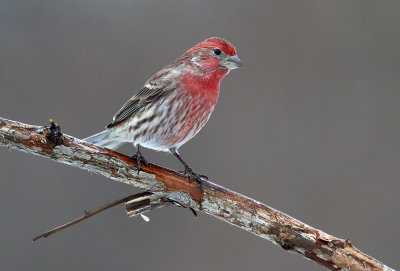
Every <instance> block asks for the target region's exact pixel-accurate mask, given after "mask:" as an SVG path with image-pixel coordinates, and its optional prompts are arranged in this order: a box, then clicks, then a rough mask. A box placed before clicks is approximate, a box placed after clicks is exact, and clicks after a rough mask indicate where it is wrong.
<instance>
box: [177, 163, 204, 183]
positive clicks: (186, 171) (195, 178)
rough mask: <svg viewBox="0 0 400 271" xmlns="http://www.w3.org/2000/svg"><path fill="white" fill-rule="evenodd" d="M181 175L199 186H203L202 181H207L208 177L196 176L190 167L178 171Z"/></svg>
mask: <svg viewBox="0 0 400 271" xmlns="http://www.w3.org/2000/svg"><path fill="white" fill-rule="evenodd" d="M179 172H180V173H182V174H183V175H185V176H186V177H188V178H189V180H191V181H192V182H196V183H198V184H200V185H202V184H203V179H205V180H208V177H207V176H206V175H202V174H198V173H196V172H194V171H193V169H191V168H190V167H186V168H185V169H184V170H182V171H179Z"/></svg>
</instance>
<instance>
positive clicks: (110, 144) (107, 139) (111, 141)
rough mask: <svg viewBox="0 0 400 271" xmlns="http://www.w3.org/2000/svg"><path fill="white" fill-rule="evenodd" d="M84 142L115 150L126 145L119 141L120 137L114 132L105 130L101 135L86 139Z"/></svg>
mask: <svg viewBox="0 0 400 271" xmlns="http://www.w3.org/2000/svg"><path fill="white" fill-rule="evenodd" d="M83 140H85V141H87V142H90V143H92V144H94V145H97V146H100V147H105V148H109V149H113V150H115V149H117V148H118V147H119V146H120V145H122V144H123V143H124V142H121V141H119V140H118V136H116V135H115V132H114V131H113V130H104V131H101V132H100V133H97V134H94V135H92V136H89V137H87V138H84V139H83Z"/></svg>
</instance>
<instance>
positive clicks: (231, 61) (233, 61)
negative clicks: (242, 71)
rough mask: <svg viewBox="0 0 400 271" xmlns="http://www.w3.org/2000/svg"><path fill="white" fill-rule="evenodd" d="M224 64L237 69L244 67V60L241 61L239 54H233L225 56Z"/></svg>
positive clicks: (231, 68)
mask: <svg viewBox="0 0 400 271" xmlns="http://www.w3.org/2000/svg"><path fill="white" fill-rule="evenodd" d="M223 65H224V67H226V68H228V69H230V70H233V69H237V68H239V67H242V65H243V64H242V61H240V58H239V57H238V56H237V55H233V56H228V57H227V58H225V59H224V60H223Z"/></svg>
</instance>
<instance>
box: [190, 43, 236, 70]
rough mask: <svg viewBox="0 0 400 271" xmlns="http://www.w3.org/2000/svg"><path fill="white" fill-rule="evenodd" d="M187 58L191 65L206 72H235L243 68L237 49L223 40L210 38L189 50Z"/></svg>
mask: <svg viewBox="0 0 400 271" xmlns="http://www.w3.org/2000/svg"><path fill="white" fill-rule="evenodd" d="M185 56H187V57H188V58H189V59H190V61H191V63H192V64H194V65H195V66H197V67H199V68H200V69H202V70H204V71H206V72H214V71H218V70H226V71H229V70H233V69H237V68H239V67H241V66H242V62H241V61H240V58H239V57H238V56H237V52H236V49H235V47H234V46H233V45H232V44H231V43H230V42H229V41H226V40H224V39H222V38H217V37H214V38H209V39H206V40H204V41H202V42H200V43H199V44H196V45H195V46H194V47H193V48H191V49H189V50H188V51H187V52H186V53H185Z"/></svg>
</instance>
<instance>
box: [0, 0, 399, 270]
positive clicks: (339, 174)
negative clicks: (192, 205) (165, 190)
mask: <svg viewBox="0 0 400 271" xmlns="http://www.w3.org/2000/svg"><path fill="white" fill-rule="evenodd" d="M399 25H400V2H399V1H191V2H189V1H158V2H156V1H149V0H142V1H134V0H129V1H123V0H116V1H100V0H96V1H88V0H85V1H83V0H79V1H54V0H49V1H44V0H42V1H28V0H27V1H17V0H9V1H4V0H2V1H0V116H2V117H6V118H9V119H14V120H19V121H22V122H26V123H32V124H46V123H47V120H48V119H49V118H54V119H55V120H57V121H58V122H59V123H60V124H61V125H62V129H63V131H64V132H66V133H67V134H70V135H74V136H76V137H81V138H82V137H85V136H88V135H90V134H92V133H95V132H97V131H99V130H100V129H102V128H103V127H104V126H105V125H106V124H108V123H109V122H110V120H111V118H112V116H113V115H114V113H115V112H116V111H117V110H118V109H119V107H120V106H121V105H122V104H123V103H124V102H125V100H126V99H128V98H129V97H130V96H131V95H133V94H134V93H136V92H137V91H138V90H139V89H140V87H141V86H142V84H143V83H144V82H145V80H147V78H148V77H150V76H151V75H152V74H153V73H155V72H156V71H158V70H159V69H160V68H162V67H163V66H165V65H166V64H168V63H169V62H170V61H172V60H173V59H175V58H176V57H178V56H179V55H180V54H182V53H183V52H184V51H185V50H187V49H188V48H190V47H191V46H192V45H193V44H195V43H197V42H199V41H201V40H203V39H205V38H207V37H210V36H214V35H218V36H222V37H224V38H226V39H228V40H229V41H231V42H232V43H234V44H235V45H236V47H237V50H238V52H239V56H240V57H241V59H242V60H243V62H244V64H245V65H244V67H243V68H242V69H240V70H235V71H232V72H231V73H230V74H229V75H228V76H227V78H225V79H224V80H223V82H222V85H221V88H222V89H221V93H220V99H219V102H218V106H217V107H216V110H215V112H214V114H213V116H212V118H211V119H210V121H209V123H208V124H207V125H206V127H205V128H204V129H203V130H202V131H201V132H200V134H199V135H198V136H197V137H196V138H195V139H194V140H192V141H190V142H189V143H188V144H186V145H185V146H184V147H183V148H182V149H181V153H182V154H183V156H184V158H186V160H187V161H189V162H190V164H191V165H192V166H193V167H194V168H195V169H196V170H197V171H198V172H201V173H204V174H207V175H208V176H209V177H210V179H211V180H212V181H214V182H216V183H219V184H221V185H223V186H227V187H229V188H231V189H233V190H235V191H239V192H241V193H243V194H245V195H248V196H250V197H253V198H255V199H257V200H260V201H262V202H264V203H267V204H269V205H270V206H272V207H274V208H277V209H279V210H281V211H284V212H287V213H288V214H290V215H293V216H294V217H296V218H298V219H300V220H302V221H304V222H306V223H308V224H310V225H313V226H315V227H318V228H320V229H322V230H324V231H326V232H328V233H330V234H333V235H336V236H338V237H341V238H350V239H351V240H352V241H353V243H354V244H355V245H356V246H357V247H358V248H360V249H361V250H363V251H365V252H366V253H368V254H370V255H372V256H374V257H376V258H377V259H379V260H381V261H382V262H384V263H385V264H387V265H389V266H391V267H394V268H399V267H400V265H399V263H398V255H400V248H399V247H400V246H399V242H400V237H399V234H398V230H399V228H400V219H399V204H400V199H399V197H398V190H399V176H400V167H399V161H400V144H399V136H400V125H399V115H400V107H399V105H398V104H399V101H400V91H399V85H400V78H399V72H400V64H399V48H400V28H399ZM121 151H123V152H125V153H132V148H131V146H126V147H125V148H123V149H122V150H121ZM144 154H145V156H146V157H147V159H149V160H151V161H152V162H156V163H160V164H162V165H165V166H168V167H171V168H174V169H180V165H179V164H178V162H177V161H175V158H174V157H172V156H170V155H167V154H164V153H156V152H153V151H150V150H145V151H144ZM0 162H1V163H0V170H1V182H0V214H1V218H0V219H1V222H0V240H1V242H0V269H1V270H321V269H322V267H319V266H317V265H315V264H313V263H311V262H309V261H306V260H304V259H301V258H300V257H298V256H296V255H292V254H289V253H286V252H285V251H283V250H282V249H281V248H279V247H277V246H275V245H273V244H271V243H269V242H267V241H265V240H263V239H260V238H257V237H255V236H253V235H251V234H249V233H247V232H245V231H242V230H239V229H238V228H235V227H232V226H230V225H228V224H226V223H223V222H221V221H219V220H217V219H215V218H212V217H209V216H205V215H202V214H200V216H199V217H198V218H197V219H196V218H194V217H193V216H192V215H191V213H190V212H189V211H187V210H184V209H180V208H173V207H171V208H164V209H161V210H156V211H154V212H152V213H150V214H149V216H150V218H151V222H150V223H145V222H144V221H142V220H141V219H140V218H134V219H128V218H127V217H126V216H125V214H124V210H123V208H122V207H120V208H118V207H117V208H114V209H111V210H109V211H107V212H105V213H102V214H100V215H98V216H96V217H94V218H92V219H90V220H88V221H86V222H84V223H82V224H79V225H77V226H74V227H73V228H71V229H69V230H66V231H63V232H61V233H58V234H57V235H55V236H52V237H50V238H48V239H43V240H40V241H38V242H35V243H33V242H32V241H31V239H32V237H33V236H35V235H36V234H39V233H41V232H43V231H45V230H47V229H49V228H51V227H54V226H57V225H59V224H62V223H64V222H66V221H67V220H69V219H72V218H75V217H77V216H79V215H81V214H82V213H83V210H84V209H91V208H94V207H97V206H98V205H100V204H103V203H106V202H109V201H112V200H115V199H117V198H119V197H122V196H125V195H129V194H131V193H134V192H136V191H137V190H135V189H134V188H132V187H129V186H127V185H124V184H119V183H115V182H111V181H109V180H106V179H105V178H103V177H101V176H97V175H90V174H89V173H87V172H85V171H82V170H80V169H77V168H72V167H68V166H66V165H61V164H58V163H54V162H52V161H50V160H46V159H42V158H38V157H34V156H32V155H28V154H23V153H20V152H17V151H11V152H10V151H8V150H7V149H6V148H2V149H0Z"/></svg>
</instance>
